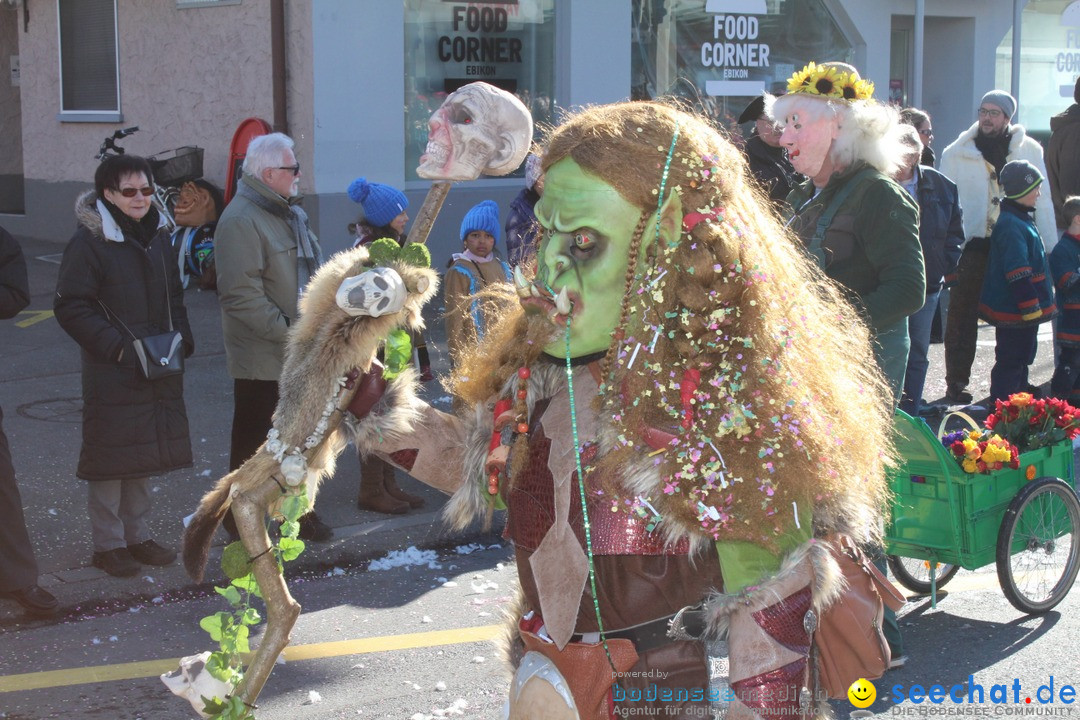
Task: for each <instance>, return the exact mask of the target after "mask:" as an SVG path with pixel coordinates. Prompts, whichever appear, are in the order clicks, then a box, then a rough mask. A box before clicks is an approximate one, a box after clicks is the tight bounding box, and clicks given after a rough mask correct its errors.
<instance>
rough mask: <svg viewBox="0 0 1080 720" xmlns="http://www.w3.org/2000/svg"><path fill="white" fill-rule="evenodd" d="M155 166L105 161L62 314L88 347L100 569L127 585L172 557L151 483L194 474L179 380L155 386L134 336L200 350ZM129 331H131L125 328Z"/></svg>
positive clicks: (86, 202) (83, 205)
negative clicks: (155, 534)
mask: <svg viewBox="0 0 1080 720" xmlns="http://www.w3.org/2000/svg"><path fill="white" fill-rule="evenodd" d="M152 177H153V174H152V172H151V170H150V165H149V163H148V162H147V161H146V160H145V159H144V158H140V157H136V156H133V155H120V156H117V157H112V158H108V159H106V160H105V161H103V162H102V163H101V165H100V166H99V167H98V169H97V172H96V173H95V175H94V185H95V190H94V191H93V192H87V193H84V194H83V195H82V196H81V197H80V198H79V200H78V201H77V203H76V208H75V213H76V216H77V218H78V221H79V227H78V229H77V230H76V231H75V235H74V236H72V238H71V240H70V241H69V242H68V245H67V247H66V248H65V249H64V259H63V262H62V263H61V264H60V274H59V277H58V279H57V284H56V298H55V302H54V309H55V311H56V319H57V320H58V321H59V323H60V326H61V327H62V328H63V329H64V331H65V332H67V334H68V335H70V336H71V337H72V338H73V339H74V340H75V342H77V343H78V344H79V346H80V348H81V349H82V389H83V424H82V451H81V452H80V455H79V466H78V470H77V472H76V475H78V477H80V478H82V479H84V480H89V481H90V483H89V503H88V506H89V511H90V526H91V529H92V534H93V542H94V555H93V559H92V564H93V565H94V566H95V567H99V568H101V569H102V570H104V571H105V572H107V573H109V574H110V575H115V576H118V577H127V576H131V575H135V574H136V573H138V572H139V563H143V564H146V565H168V564H169V563H171V562H173V560H175V559H176V553H175V552H174V551H173V550H171V549H169V548H165V547H162V546H161V545H159V544H158V543H156V542H155V541H154V540H153V539H151V538H150V534H149V530H148V528H147V523H146V518H147V516H148V514H149V511H150V494H149V492H148V488H147V479H148V478H149V477H150V476H152V475H159V474H162V473H166V472H169V471H170V470H176V469H179V468H186V467H191V464H192V461H191V440H190V437H189V435H188V421H187V411H186V409H185V407H184V378H183V375H182V374H178V375H171V376H169V377H165V378H161V379H158V380H148V379H146V377H145V376H144V375H143V373H142V370H141V369H140V367H139V364H138V362H137V360H136V355H135V351H134V349H133V345H132V342H133V340H134V339H135V338H137V337H138V338H142V337H145V336H148V335H157V334H160V333H164V332H167V331H168V330H169V326H170V314H171V324H172V327H173V328H174V329H176V330H177V331H179V332H180V333H181V336H182V337H183V345H184V355H185V357H187V356H190V355H191V353H192V352H193V351H194V349H195V343H194V340H193V339H192V336H191V327H190V326H189V325H188V320H187V311H186V310H185V309H184V300H183V289H182V288H181V285H180V277H179V274H178V270H177V266H176V260H175V257H174V256H173V254H172V249H171V247H170V245H169V234H168V231H167V229H166V227H165V225H164V223H163V222H162V221H161V218H160V216H159V214H158V212H157V210H156V209H155V208H154V207H153V205H152V204H151V200H152V197H151V196H152V194H153V186H152V184H151V181H150V178H152ZM125 326H126V327H125Z"/></svg>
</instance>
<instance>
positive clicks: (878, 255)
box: [788, 163, 926, 334]
mask: <svg viewBox="0 0 1080 720" xmlns="http://www.w3.org/2000/svg"><path fill="white" fill-rule="evenodd" d="M863 168H868V166H867V165H866V164H865V163H855V164H854V165H853V166H851V167H850V168H848V169H847V170H845V171H843V172H840V173H837V174H835V175H833V176H832V178H830V180H829V184H828V185H826V186H825V187H824V188H822V190H821V192H820V193H818V195H817V197H814V198H813V199H812V200H811V199H810V198H811V196H812V194H813V191H814V185H813V182H812V181H810V180H807V181H806V182H804V183H802V184H800V185H797V186H795V189H794V190H792V191H791V194H790V195H788V205H790V206H791V208H792V210H791V212H792V213H794V216H793V217H792V221H791V228H792V230H794V231H795V233H796V234H798V236H799V237H800V238H801V239H802V241H803V242H804V243H806V244H807V246H809V245H810V243H811V240H812V239H813V236H814V233H815V230H816V228H817V223H818V219H819V218H820V217H821V215H822V214H823V213H824V212H825V210H826V208H827V207H828V206H829V204H830V202H831V200H832V199H833V198H834V197H836V195H837V193H839V192H840V190H841V188H843V187H844V185H846V184H847V183H848V182H850V181H853V180H854V181H855V182H856V183H858V185H857V186H856V187H855V188H853V189H852V191H851V192H850V194H849V195H847V197H845V198H844V199H843V201H842V202H841V205H840V207H839V208H838V210H837V211H836V213H835V215H834V216H833V218H832V222H831V223H829V226H828V229H827V230H826V231H825V237H824V241H823V242H822V245H821V250H822V251H823V252H822V255H823V258H822V257H819V258H818V262H819V264H821V265H822V269H823V270H824V271H825V274H826V275H828V276H829V277H830V278H832V279H833V280H835V281H836V282H837V283H839V284H840V285H841V286H842V287H843V288H844V289H845V290H846V291H847V294H848V296H849V298H850V299H851V300H852V301H853V302H854V303H855V305H856V307H858V308H859V309H860V310H861V311H862V312H863V313H864V315H865V317H866V318H867V320H868V322H869V325H870V327H871V329H872V330H874V331H875V332H876V333H878V334H881V333H883V332H886V331H888V330H890V329H893V327H894V326H896V325H899V324H900V323H902V322H903V321H905V320H906V319H907V317H908V315H911V314H912V313H914V312H915V311H917V310H918V309H919V308H921V307H922V306H923V302H924V301H925V299H926V276H925V269H924V264H923V256H922V247H921V245H920V244H919V207H918V205H916V203H915V200H914V199H912V197H911V196H910V195H908V193H907V192H905V191H904V189H903V188H901V187H900V186H899V185H897V184H896V183H895V182H893V181H892V180H890V179H889V178H887V177H885V176H884V175H882V174H881V173H879V172H877V171H873V170H871V171H870V172H869V173H868V174H864V175H862V176H860V177H858V178H856V177H855V175H857V174H858V173H859V171H860V170H862V169H863ZM905 324H906V323H905Z"/></svg>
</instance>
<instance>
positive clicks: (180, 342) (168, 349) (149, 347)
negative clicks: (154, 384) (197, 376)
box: [98, 259, 184, 380]
mask: <svg viewBox="0 0 1080 720" xmlns="http://www.w3.org/2000/svg"><path fill="white" fill-rule="evenodd" d="M164 264H165V261H164V259H163V260H162V268H163V269H164ZM165 275H166V277H168V271H166V273H165ZM98 304H99V305H101V307H103V308H105V312H106V313H107V314H108V315H112V316H113V317H114V318H116V322H118V323H120V326H121V327H122V328H124V330H127V334H128V335H130V336H131V344H132V347H133V348H134V349H135V359H136V360H137V361H138V363H139V369H141V370H142V374H143V377H145V378H146V379H147V380H160V379H161V378H166V377H169V376H170V375H179V374H181V373H183V372H184V338H183V336H182V335H181V334H180V333H179V332H178V331H176V330H173V321H172V304H171V303H170V302H169V288H168V286H167V285H166V287H165V308H166V309H167V310H168V312H169V332H166V333H161V334H160V335H147V336H146V337H142V338H138V337H135V333H133V332H131V330H130V329H129V328H128V326H127V325H125V324H124V321H123V320H121V319H120V317H119V316H118V315H117V314H116V313H114V312H112V311H111V310H109V307H108V306H107V305H106V304H105V303H103V302H101V301H100V300H98Z"/></svg>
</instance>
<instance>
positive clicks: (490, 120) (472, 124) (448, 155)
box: [416, 82, 533, 180]
mask: <svg viewBox="0 0 1080 720" xmlns="http://www.w3.org/2000/svg"><path fill="white" fill-rule="evenodd" d="M532 131H533V125H532V115H531V114H530V113H529V111H528V110H527V109H526V107H525V106H524V105H523V104H522V103H521V101H520V100H518V99H517V98H516V97H514V96H513V95H511V94H510V93H508V92H506V91H505V90H500V89H499V88H497V87H495V86H494V85H489V84H487V83H484V82H475V83H469V84H468V85H464V86H462V87H460V88H458V89H457V90H455V91H454V92H452V93H450V95H448V96H447V98H446V100H445V101H444V102H443V104H442V105H440V106H439V109H438V110H436V111H435V112H434V113H432V115H431V119H430V120H428V144H427V149H426V151H425V152H424V154H423V155H422V156H421V157H420V167H418V168H417V169H416V173H417V174H418V175H419V176H420V177H422V178H426V179H428V180H473V179H475V178H477V177H479V176H480V175H481V174H483V175H506V174H507V173H511V172H513V171H514V170H516V169H517V168H518V167H519V166H520V165H521V163H522V161H524V160H525V156H526V155H527V154H528V153H529V143H530V142H531V141H532Z"/></svg>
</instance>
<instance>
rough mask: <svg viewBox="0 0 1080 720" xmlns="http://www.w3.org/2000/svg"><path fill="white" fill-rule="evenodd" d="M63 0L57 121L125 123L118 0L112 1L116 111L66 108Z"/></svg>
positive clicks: (58, 43) (58, 33) (58, 39)
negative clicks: (122, 101)
mask: <svg viewBox="0 0 1080 720" xmlns="http://www.w3.org/2000/svg"><path fill="white" fill-rule="evenodd" d="M61 2H63V0H56V67H57V69H58V70H59V72H58V73H57V80H58V83H57V85H58V86H59V90H60V97H59V103H60V111H59V112H58V113H57V114H56V119H57V120H59V121H60V122H100V123H116V122H123V120H124V114H123V111H122V110H121V108H122V104H121V98H120V25H119V10H118V9H117V0H112V11H113V53H114V56H115V58H116V62H115V67H116V76H115V78H114V83H115V86H116V109H115V110H67V109H65V108H64V47H63V31H62V28H61V26H60V25H61V13H60V3H61Z"/></svg>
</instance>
